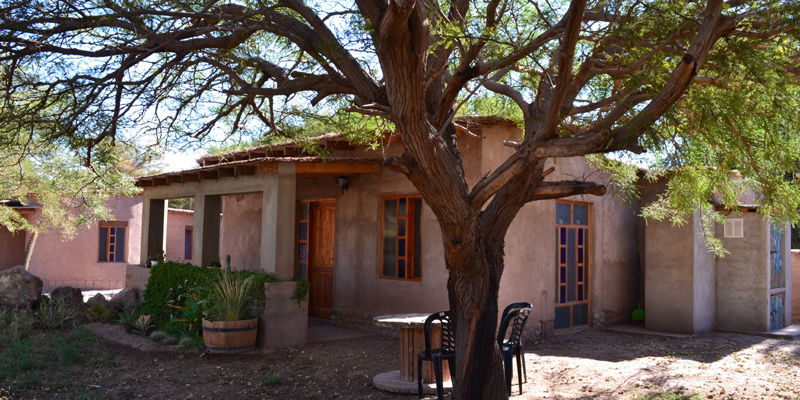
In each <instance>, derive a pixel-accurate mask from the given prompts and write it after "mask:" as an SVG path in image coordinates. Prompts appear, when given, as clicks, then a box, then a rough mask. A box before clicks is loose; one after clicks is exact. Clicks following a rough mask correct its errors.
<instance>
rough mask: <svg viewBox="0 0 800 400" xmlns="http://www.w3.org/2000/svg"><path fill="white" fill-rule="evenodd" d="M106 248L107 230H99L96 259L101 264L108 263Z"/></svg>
mask: <svg viewBox="0 0 800 400" xmlns="http://www.w3.org/2000/svg"><path fill="white" fill-rule="evenodd" d="M106 246H108V228H100V243H99V244H98V246H97V250H98V251H97V259H98V260H100V261H101V262H105V261H108V259H107V258H106Z"/></svg>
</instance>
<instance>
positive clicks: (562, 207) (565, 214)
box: [556, 203, 572, 225]
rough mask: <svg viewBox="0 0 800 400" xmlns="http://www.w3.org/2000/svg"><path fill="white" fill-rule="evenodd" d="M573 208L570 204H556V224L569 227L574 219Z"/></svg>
mask: <svg viewBox="0 0 800 400" xmlns="http://www.w3.org/2000/svg"><path fill="white" fill-rule="evenodd" d="M571 209H572V207H571V206H570V204H569V203H556V223H557V224H562V225H569V223H570V221H572V218H570V216H571V215H570V214H571V212H570V210H571Z"/></svg>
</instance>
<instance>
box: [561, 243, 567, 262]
mask: <svg viewBox="0 0 800 400" xmlns="http://www.w3.org/2000/svg"><path fill="white" fill-rule="evenodd" d="M560 263H561V264H566V263H567V248H566V247H562V248H561V260H560Z"/></svg>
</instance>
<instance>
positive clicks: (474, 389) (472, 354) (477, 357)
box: [447, 246, 509, 400]
mask: <svg viewBox="0 0 800 400" xmlns="http://www.w3.org/2000/svg"><path fill="white" fill-rule="evenodd" d="M473 250H474V262H475V264H473V265H471V266H468V267H467V268H459V267H455V268H450V276H449V279H448V281H447V288H448V293H449V294H450V312H451V316H452V318H453V321H454V325H455V335H456V361H455V368H453V367H451V369H450V372H451V374H452V375H453V379H454V382H453V391H454V392H453V399H458V400H464V399H484V400H491V399H507V398H508V395H509V394H508V392H507V389H506V385H505V375H504V372H503V362H502V359H501V357H500V351H499V347H498V346H497V334H496V332H497V317H498V312H497V296H498V292H499V289H500V276H499V274H496V273H494V272H493V271H497V270H498V267H499V268H500V269H501V270H502V265H497V264H496V263H498V262H499V263H501V264H502V258H501V259H500V260H493V263H495V264H494V265H486V264H487V263H490V261H489V260H487V257H486V256H485V252H484V248H483V247H482V246H476V247H475V248H474V249H473ZM478 264H484V265H482V266H480V267H478V266H477V265H478Z"/></svg>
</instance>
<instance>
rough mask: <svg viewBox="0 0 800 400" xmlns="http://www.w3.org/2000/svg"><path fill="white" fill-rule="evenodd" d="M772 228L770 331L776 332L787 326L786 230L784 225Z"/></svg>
mask: <svg viewBox="0 0 800 400" xmlns="http://www.w3.org/2000/svg"><path fill="white" fill-rule="evenodd" d="M771 228H772V235H770V236H771V243H770V252H769V256H770V299H769V329H770V330H772V331H775V330H778V329H783V327H784V326H786V325H785V321H784V309H785V304H786V271H785V268H784V264H783V262H784V260H783V246H784V243H783V242H784V239H783V238H784V236H783V231H784V229H786V228H785V226H783V225H772V226H771Z"/></svg>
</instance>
